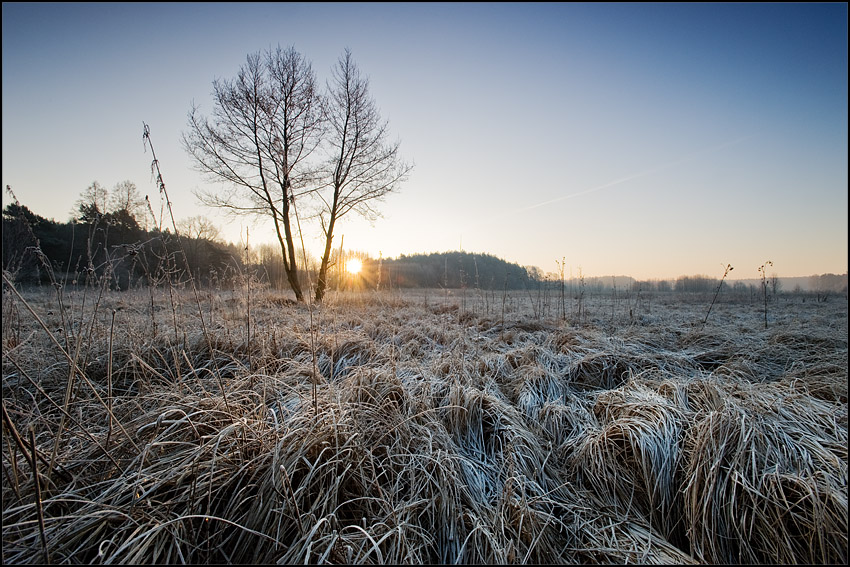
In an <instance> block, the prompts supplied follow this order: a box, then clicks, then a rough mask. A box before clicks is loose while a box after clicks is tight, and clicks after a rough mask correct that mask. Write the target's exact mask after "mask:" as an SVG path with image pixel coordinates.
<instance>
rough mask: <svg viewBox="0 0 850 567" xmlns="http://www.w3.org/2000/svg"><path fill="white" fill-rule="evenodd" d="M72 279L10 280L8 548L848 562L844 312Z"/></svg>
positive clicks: (256, 559)
mask: <svg viewBox="0 0 850 567" xmlns="http://www.w3.org/2000/svg"><path fill="white" fill-rule="evenodd" d="M136 293H138V295H134V294H136ZM432 293H434V292H432ZM82 294H83V292H82V291H75V292H73V293H71V294H69V295H68V296H66V297H64V301H63V302H62V304H61V305H60V304H59V302H58V301H57V294H56V293H54V292H51V293H46V292H30V293H27V294H24V296H21V297H19V296H17V295H15V294H14V293H12V292H11V290H5V291H4V296H3V314H4V322H3V447H2V454H3V457H2V465H3V528H2V530H3V561H4V562H7V563H41V562H42V561H45V560H48V561H50V562H53V563H101V562H102V563H206V562H228V563H303V562H310V563H348V564H354V563H396V564H412V563H417V564H421V563H576V562H580V563H647V564H658V563H683V564H684V563H842V564H844V563H846V561H847V559H848V557H847V528H848V526H847V310H846V307H847V304H846V300H844V301H841V302H839V301H834V302H833V303H829V304H824V303H816V302H809V303H799V304H798V303H793V304H792V303H787V304H784V305H774V306H773V307H772V308H771V312H770V316H771V317H773V318H774V319H773V320H772V323H771V325H770V327H769V328H768V329H766V330H765V329H763V328H762V327H763V324H762V318H763V316H764V314H763V311H762V310H761V306H760V305H759V304H755V305H732V306H729V305H724V304H722V303H720V304H718V305H717V306H715V311H714V312H713V313H712V318H711V321H709V322H708V324H705V325H704V324H703V323H704V321H703V315H704V308H705V306H704V305H703V304H700V305H690V306H689V305H679V304H676V305H675V306H670V308H669V309H666V310H665V306H664V304H663V302H661V301H655V302H654V303H653V304H652V313H651V314H649V313H636V314H635V315H636V316H634V317H631V316H630V317H628V318H627V317H623V319H622V321H624V323H623V324H622V325H620V326H617V325H614V327H613V328H612V327H611V320H610V319H611V317H610V314H611V309H610V303H602V304H600V306H599V310H598V311H599V312H600V313H601V314H602V313H604V315H600V318H599V319H598V320H595V319H594V307H593V303H592V301H591V300H590V299H589V298H584V304H583V306H582V312H581V317H582V318H581V320H579V319H575V320H571V319H570V318H569V317H566V319H567V320H566V321H563V320H562V319H560V318H558V317H557V315H558V312H557V310H555V309H553V310H552V312H553V315H554V317H553V318H552V319H551V320H547V319H544V318H542V317H536V318H535V317H534V316H532V315H531V314H529V313H523V309H522V305H523V301H524V299H523V295H521V294H520V295H517V296H515V297H514V298H511V303H510V305H508V304H507V302H503V305H508V309H506V311H502V309H504V308H503V307H502V306H499V308H494V309H489V310H486V309H484V308H483V307H482V306H481V305H480V304H477V303H475V301H474V299H471V300H468V304H467V306H466V308H464V307H462V306H461V307H459V306H458V304H457V302H452V301H450V300H448V299H447V298H446V297H444V296H439V295H431V296H428V295H424V296H423V295H422V294H420V295H415V294H407V295H397V294H392V293H387V294H366V293H364V294H351V295H342V294H340V295H336V296H334V295H331V296H330V297H329V298H328V299H327V300H326V303H325V304H324V305H323V306H322V307H315V308H314V309H315V311H314V313H313V319H312V320H313V321H314V326H315V328H314V329H312V330H313V331H315V335H314V338H315V341H311V327H310V321H311V317H310V313H309V307H307V306H304V305H298V304H292V303H290V302H288V301H285V300H284V299H282V298H281V297H280V296H279V294H277V295H275V294H273V293H271V292H263V291H261V290H256V291H254V292H252V297H251V309H250V317H251V320H250V321H248V320H247V319H246V318H247V316H248V314H247V310H246V309H245V308H244V306H243V305H242V303H244V298H241V297H240V296H239V295H238V292H233V293H230V294H228V293H219V294H218V295H215V294H206V295H204V296H203V298H204V299H203V300H202V301H201V302H200V305H201V307H202V308H203V309H204V310H205V311H204V313H203V316H204V317H205V321H204V325H201V324H200V322H199V320H198V309H197V305H198V304H196V302H195V300H194V298H191V297H190V296H189V295H181V294H179V293H169V291H168V290H166V291H161V290H158V291H155V292H148V291H139V292H125V293H113V294H107V295H106V296H104V297H103V298H101V299H98V301H97V302H95V301H94V300H93V299H92V298H91V297H88V298H84V297H83V295H82ZM511 307H513V308H512V309H511ZM63 308H64V309H65V310H66V311H65V312H64V313H63V312H61V311H60V309H63ZM113 310H114V311H113ZM113 315H114V319H113ZM567 315H569V314H567ZM630 315H631V313H630ZM248 323H250V324H248ZM205 328H206V329H208V333H209V335H208V336H204V334H203V329H205ZM248 329H250V333H251V334H250V341H249V340H248ZM110 337H112V338H111V339H110ZM314 361H315V363H314ZM314 368H315V369H316V371H317V372H318V376H317V377H316V380H317V389H316V400H315V403H316V405H315V406H314V400H313V393H312V382H313V379H314ZM75 369H76V370H75ZM316 410H318V411H316ZM30 439H32V440H33V441H34V443H31V442H30ZM36 488H38V489H39V491H37V490H36Z"/></svg>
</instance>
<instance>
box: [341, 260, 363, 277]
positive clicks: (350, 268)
mask: <svg viewBox="0 0 850 567" xmlns="http://www.w3.org/2000/svg"><path fill="white" fill-rule="evenodd" d="M362 269H363V262H361V261H360V259H359V258H352V259H350V260H349V261H348V262H346V263H345V271H346V272H348V273H349V274H352V275H357V274H359V273H360V270H362Z"/></svg>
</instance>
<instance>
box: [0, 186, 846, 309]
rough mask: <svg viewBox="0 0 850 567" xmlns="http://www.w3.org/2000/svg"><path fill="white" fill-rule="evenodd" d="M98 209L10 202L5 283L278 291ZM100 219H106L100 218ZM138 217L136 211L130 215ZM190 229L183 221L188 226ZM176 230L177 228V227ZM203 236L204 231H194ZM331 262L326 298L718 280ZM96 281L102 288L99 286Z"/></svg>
mask: <svg viewBox="0 0 850 567" xmlns="http://www.w3.org/2000/svg"><path fill="white" fill-rule="evenodd" d="M107 209H108V207H107V206H105V205H103V206H98V205H97V204H96V203H93V202H92V203H88V204H86V203H85V202H83V203H82V204H80V206H79V214H78V215H76V217H75V218H74V219H72V220H70V221H68V222H65V223H62V222H57V221H55V220H50V219H46V218H44V217H41V216H39V215H37V214H35V213H33V212H32V211H31V210H30V209H28V208H27V207H26V206H24V205H21V204H20V203H18V202H17V201H15V202H14V203H11V204H8V205H6V207H5V208H4V209H3V257H2V261H3V270H4V271H5V272H6V273H7V274H9V275H10V276H12V277H13V278H14V280H15V281H17V282H19V283H22V284H28V285H38V284H50V283H53V282H58V283H64V284H69V283H70V284H78V285H82V284H86V283H89V284H90V283H92V282H99V283H104V282H106V283H108V285H109V288H110V289H117V290H126V289H130V288H131V287H139V286H147V285H161V284H163V283H166V282H168V283H171V284H185V283H186V282H188V278H189V274H190V273H191V275H192V276H193V277H194V279H195V282H196V284H197V285H199V286H201V287H219V288H221V287H231V286H233V285H234V282H235V280H234V278H235V277H237V276H242V275H245V274H250V275H251V276H252V277H253V278H255V280H256V281H259V282H261V283H264V284H267V285H269V286H270V287H272V288H274V289H281V290H283V289H287V283H286V277H285V273H284V269H283V259H282V257H281V256H280V252H279V249H278V248H277V247H275V246H271V245H260V246H259V247H254V248H252V249H250V250H246V249H244V248H243V247H241V246H237V245H235V244H227V243H224V242H221V241H219V240H218V239H217V238H216V236H217V234H218V233H217V230H215V229H214V228H213V227H211V225H210V224H209V223H208V221H206V220H205V219H202V218H201V217H196V218H195V219H194V220H193V222H194V223H195V224H193V223H189V224H187V225H185V227H184V228H181V229H180V239H179V241H178V239H177V238H176V236H175V234H173V233H172V232H171V231H169V230H168V229H167V228H166V229H162V230H160V229H159V228H154V229H148V228H147V227H143V226H141V225H140V222H139V220H138V217H139V216H140V215H139V214H138V213H137V214H133V213H132V212H131V210H130V208H129V207H123V208H122V207H116V208H113V210H111V211H110V210H107ZM103 210H107V212H102V211H103ZM135 210H136V211H138V210H139V209H138V208H137V209H135ZM190 220H192V219H190ZM178 224H179V223H178ZM204 229H205V230H204ZM339 252H340V251H335V252H334V257H333V258H332V265H333V269H332V270H331V271H330V273H329V286H330V289H344V288H352V289H408V288H443V289H480V290H523V289H525V290H540V289H541V288H544V287H545V288H547V289H556V290H560V289H561V286H563V289H564V292H565V294H570V295H571V296H575V295H577V294H581V293H588V294H593V293H621V292H622V293H647V292H680V293H690V294H703V293H712V292H714V291H716V290H717V287H718V285H720V280H719V279H718V278H713V277H709V276H706V275H687V276H680V277H678V278H676V279H674V280H664V279H658V280H636V279H634V278H632V277H629V276H607V277H581V276H576V275H575V274H570V273H565V274H563V276H561V275H559V274H555V273H546V274H544V273H543V272H542V271H541V270H540V269H539V268H537V267H534V266H525V267H524V266H520V265H518V264H515V263H511V262H507V261H505V260H502V259H500V258H497V257H495V256H492V255H490V254H480V253H470V252H459V251H455V252H439V253H430V254H413V255H401V256H399V257H398V258H389V259H375V258H370V257H368V256H366V255H363V254H359V253H356V252H353V253H352V252H349V253H347V254H345V257H346V258H350V257H352V256H358V257H360V258H361V260H362V261H363V270H362V272H361V273H359V274H357V275H350V274H346V273H345V271H344V264H345V261H344V260H345V258H343V260H340V259H339V258H338V257H337V255H338V254H339ZM310 260H311V259H310V257H309V255H308V263H309V264H310V267H311V270H302V274H301V277H302V278H303V279H304V282H303V283H304V284H305V285H306V284H308V283H309V280H308V278H312V281H313V282H315V278H316V273H315V264H316V262H315V260H312V261H310ZM103 278H106V280H104V279H103ZM765 283H766V284H767V286H768V291H769V292H770V294H771V295H772V296H775V295H777V294H778V293H780V292H804V291H809V292H813V293H817V294H818V296H819V297H822V296H823V297H826V296H828V294H841V293H843V294H845V295H846V293H847V274H840V275H836V274H823V275H814V276H810V277H808V278H788V279H783V278H779V277H778V276H776V275H772V276H771V277H770V278H768V279H767V281H766V282H765ZM761 285H762V282H761V281H760V280H746V281H730V280H726V281H725V282H724V283H723V289H725V290H727V293H734V294H736V295H738V296H742V297H743V296H749V297H752V296H753V295H754V294H756V293H760V292H761Z"/></svg>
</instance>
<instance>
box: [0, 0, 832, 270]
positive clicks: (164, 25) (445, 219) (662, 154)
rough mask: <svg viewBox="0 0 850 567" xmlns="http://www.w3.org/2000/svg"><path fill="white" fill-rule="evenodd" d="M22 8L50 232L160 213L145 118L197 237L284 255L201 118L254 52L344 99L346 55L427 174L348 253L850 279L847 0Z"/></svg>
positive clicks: (354, 236)
mask: <svg viewBox="0 0 850 567" xmlns="http://www.w3.org/2000/svg"><path fill="white" fill-rule="evenodd" d="M2 9H3V20H2V25H3V35H2V45H3V48H2V57H3V67H2V74H3V82H2V89H3V96H2V107H3V108H2V118H3V123H2V130H3V146H2V160H3V161H2V184H3V187H5V186H6V185H11V187H12V189H13V191H14V192H15V193H16V195H17V197H18V198H19V199H20V200H21V202H22V203H23V204H24V205H26V206H28V207H29V208H30V209H32V210H33V211H34V212H36V213H38V214H40V215H42V216H45V217H48V218H54V219H56V220H60V221H66V220H68V218H69V217H70V213H71V210H72V208H73V204H74V201H76V200H77V198H78V197H79V195H80V192H81V191H83V190H84V189H85V188H86V187H87V186H88V185H90V184H91V183H92V181H94V180H97V181H99V182H100V183H101V184H102V185H104V186H106V187H108V188H110V189H111V188H112V187H113V186H114V185H115V184H116V183H118V182H120V181H123V180H131V181H133V182H135V183H136V185H137V186H138V188H139V190H140V192H141V193H142V195H144V194H149V195H150V197H151V200H152V202H153V203H154V204H155V205H156V204H158V203H159V196H158V194H157V190H156V186H155V184H154V182H153V180H152V179H151V175H150V162H151V156H150V152H149V151H148V152H145V150H144V147H143V144H142V122H143V121H144V122H146V123H147V124H148V125H149V126H150V129H151V137H152V140H153V143H154V148H155V149H156V152H157V157H158V158H159V161H160V165H161V167H162V174H163V178H164V180H165V183H166V186H167V188H168V191H169V195H170V197H171V200H172V203H173V208H174V212H175V215H176V216H177V218H178V219H180V218H185V217H190V216H193V215H198V214H202V215H206V216H208V217H210V218H212V219H214V220H215V222H217V223H220V225H221V227H222V229H223V233H224V235H225V237H226V238H227V239H228V240H230V241H233V242H238V241H239V240H240V238H244V235H245V230H246V227H248V226H250V241H251V243H254V244H256V243H259V242H261V241H271V231H270V228H264V227H263V226H262V225H259V224H256V223H253V222H249V221H248V219H245V218H243V219H237V220H235V221H232V222H230V223H229V224H224V223H225V222H226V221H225V220H223V219H222V218H221V217H219V216H218V214H217V213H216V212H215V211H213V210H210V209H206V208H203V207H201V206H200V205H199V204H198V203H197V201H196V199H195V197H194V196H193V193H192V191H193V190H194V189H196V188H198V187H206V186H208V182H207V181H205V180H204V179H203V178H202V177H201V176H200V175H199V174H198V173H197V172H195V171H194V170H193V168H192V164H191V162H190V159H189V156H188V155H187V153H186V152H185V151H184V150H183V148H182V146H181V143H180V136H181V133H182V132H183V131H184V130H185V129H186V126H187V113H188V111H189V109H190V107H191V104H192V102H193V101H194V102H195V103H196V104H198V105H200V107H201V111H202V113H203V114H205V115H209V114H210V112H211V110H212V105H211V96H210V94H211V91H212V81H213V79H215V78H228V79H229V78H232V77H234V76H235V75H236V73H237V71H238V69H239V67H240V66H241V65H242V64H243V63H244V62H245V58H246V56H247V55H248V54H249V53H255V52H258V51H261V50H266V49H268V48H270V47H271V48H274V47H277V46H278V45H280V46H282V47H289V46H294V47H295V48H296V49H297V50H298V51H299V52H301V53H302V54H304V55H305V56H306V57H307V58H308V59H310V60H311V61H312V64H313V67H314V70H315V71H316V74H317V77H318V79H319V81H320V82H321V83H322V84H324V82H325V80H326V79H328V78H329V77H330V69H331V67H332V66H333V65H334V63H335V62H336V60H337V58H338V57H339V56H340V55H341V54H342V52H343V50H344V49H345V48H346V47H348V48H350V49H351V51H352V55H353V57H354V59H355V61H356V62H357V64H358V65H359V67H360V68H361V70H362V71H363V72H364V73H365V74H366V75H368V76H369V78H370V84H371V91H372V95H373V97H374V98H375V100H376V101H377V104H378V106H379V108H380V109H381V112H382V115H383V117H384V118H386V119H387V120H389V123H390V130H391V133H392V136H394V137H397V138H398V139H399V140H401V152H402V154H403V156H404V157H405V158H406V159H407V160H408V161H410V162H413V163H414V164H415V168H414V170H413V173H412V175H411V176H410V178H409V180H408V181H407V182H406V183H405V184H404V185H403V186H402V188H401V191H400V192H399V193H397V194H394V195H391V196H390V197H388V199H387V200H386V201H385V202H384V203H383V204H382V205H381V206H380V210H381V211H382V212H383V214H384V218H382V219H379V220H378V221H376V222H375V223H374V224H373V225H370V224H369V223H368V222H365V221H362V220H359V219H358V218H357V217H354V216H348V217H344V218H343V220H342V221H341V224H340V225H339V226H338V229H337V240H336V241H335V245H338V244H339V240H338V238H339V236H341V235H343V234H344V235H345V247H346V249H354V250H361V251H365V252H369V253H371V254H372V255H373V256H375V257H377V256H378V254H379V253H381V254H383V256H384V257H395V256H397V255H399V254H402V253H416V252H441V251H447V250H457V249H459V248H462V249H463V250H465V251H469V252H486V253H490V254H493V255H495V256H498V257H501V258H504V259H506V260H508V261H511V262H516V263H518V264H521V265H535V266H538V267H540V268H541V269H542V270H543V271H545V272H555V271H557V264H556V261H560V260H561V259H562V258H566V264H567V266H568V270H572V272H573V273H574V274H577V272H578V269H579V268H581V270H582V272H583V273H584V274H585V275H587V276H604V275H613V274H623V275H631V276H633V277H636V278H655V277H657V278H672V277H676V276H678V275H683V274H708V275H712V276H715V277H720V276H721V275H722V273H723V266H725V264H727V263H731V264H732V265H733V266H734V267H735V272H734V273H733V276H734V277H736V278H750V277H753V278H755V277H758V276H759V273H758V271H757V269H758V267H759V266H760V265H762V264H763V263H764V262H765V261H766V260H772V261H773V263H774V270H775V272H776V273H777V274H779V275H780V276H789V277H790V276H807V275H811V274H816V273H817V274H820V273H827V272H833V273H844V272H846V271H847V255H848V249H847V241H848V223H847V206H848V202H847V195H848V185H847V171H848V163H847V152H848V147H847V146H848V130H847V124H848V116H847V111H848V97H847V84H848V62H847V54H848V44H847V4H846V3H835V4H813V3H806V4H769V3H757V4H713V3H708V4H631V3H630V4H600V3H594V4H551V3H543V4H534V3H528V2H524V3H521V4H510V3H507V4H506V3H494V4H487V3H474V4H455V3H451V4H409V3H403V4H386V3H378V4H321V3H307V4H297V3H296V4H280V3H274V4H264V3H260V4H251V3H238V4H227V3H225V4H219V3H211V4H203V3H195V4H102V3H98V4H73V3H62V4H34V3H21V4H16V3H3V8H2ZM8 201H9V197H8V195H6V194H5V192H4V194H3V202H4V204H5V203H7V202H8ZM155 208H156V207H155ZM315 233H316V231H315V230H313V231H311V232H310V233H309V234H308V247H309V248H313V249H315V250H318V244H319V241H318V240H317V239H316V238H315ZM316 254H318V253H316Z"/></svg>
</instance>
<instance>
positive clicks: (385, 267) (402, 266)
mask: <svg viewBox="0 0 850 567" xmlns="http://www.w3.org/2000/svg"><path fill="white" fill-rule="evenodd" d="M363 269H364V272H366V274H365V275H364V279H365V280H366V281H368V282H371V283H372V284H373V285H377V282H378V281H380V282H382V285H383V286H385V287H392V288H416V287H422V288H429V287H430V288H450V289H461V288H470V289H473V288H474V289H488V290H489V289H504V288H507V289H526V288H528V287H529V286H530V285H531V283H532V278H531V277H530V276H529V273H528V270H527V269H526V268H524V267H522V266H519V265H517V264H513V263H510V262H506V261H505V260H501V259H499V258H496V257H495V256H491V255H489V254H473V253H469V252H435V253H431V254H412V255H404V254H402V255H401V256H399V257H398V258H392V259H384V260H370V261H368V262H365V263H364V267H363ZM378 270H380V278H379V277H378Z"/></svg>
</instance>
